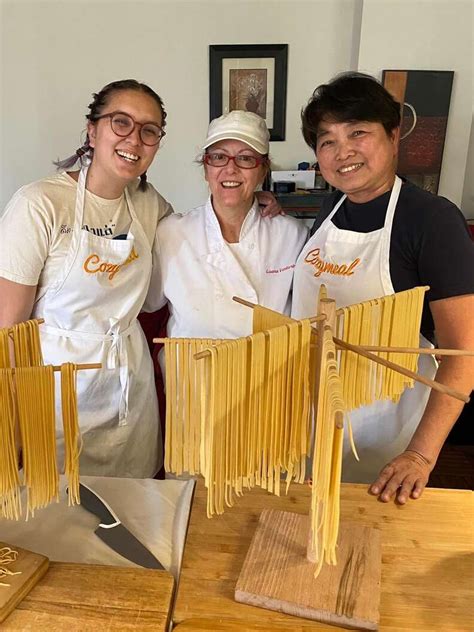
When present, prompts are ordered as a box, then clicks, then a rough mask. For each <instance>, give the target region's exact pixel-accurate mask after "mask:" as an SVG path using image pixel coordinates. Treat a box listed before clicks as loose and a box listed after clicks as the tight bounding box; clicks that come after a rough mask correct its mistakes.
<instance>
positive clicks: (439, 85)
mask: <svg viewBox="0 0 474 632" xmlns="http://www.w3.org/2000/svg"><path fill="white" fill-rule="evenodd" d="M453 77H454V72H453V71H450V70H384V71H383V74H382V83H383V85H384V86H385V88H386V89H387V90H388V91H389V92H390V94H391V95H392V96H393V97H394V99H396V100H397V101H398V102H399V103H402V104H403V105H402V112H401V115H402V122H401V134H400V137H401V139H402V140H401V142H400V147H399V154H398V168H397V173H399V175H402V176H404V177H405V178H407V180H410V181H411V182H413V183H414V184H416V185H418V186H419V187H421V188H422V189H426V190H427V191H431V192H432V193H437V192H438V186H439V177H440V172H441V163H442V160H443V150H444V141H445V136H446V127H447V124H448V114H449V104H450V101H451V89H452V85H453Z"/></svg>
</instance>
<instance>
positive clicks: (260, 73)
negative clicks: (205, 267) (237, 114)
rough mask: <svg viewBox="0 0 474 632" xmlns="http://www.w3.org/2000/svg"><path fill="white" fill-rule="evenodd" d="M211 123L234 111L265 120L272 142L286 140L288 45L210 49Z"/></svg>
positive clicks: (254, 45) (239, 45) (218, 46)
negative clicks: (256, 115) (255, 115)
mask: <svg viewBox="0 0 474 632" xmlns="http://www.w3.org/2000/svg"><path fill="white" fill-rule="evenodd" d="M209 62H210V65H209V77H210V82H209V103H210V120H212V119H213V118H216V117H217V116H221V114H226V113H227V112H231V111H232V110H248V111H250V112H255V113H256V114H259V115H260V116H261V117H262V118H264V119H265V121H266V123H267V126H268V129H269V130H270V140H285V122H286V81H287V63H288V44H221V45H211V46H209Z"/></svg>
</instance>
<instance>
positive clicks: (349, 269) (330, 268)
mask: <svg viewBox="0 0 474 632" xmlns="http://www.w3.org/2000/svg"><path fill="white" fill-rule="evenodd" d="M319 253H320V249H319V248H315V249H314V250H310V251H309V252H308V254H307V255H306V257H305V259H304V260H305V261H306V263H310V264H311V265H312V266H313V267H314V268H315V270H316V271H315V273H314V276H315V277H318V276H321V274H322V273H323V272H327V273H328V274H339V275H341V276H352V275H353V274H354V269H355V268H356V267H357V266H358V265H359V263H360V259H359V257H357V259H354V261H353V262H352V263H350V264H347V263H331V262H330V261H324V259H321V257H320V256H319Z"/></svg>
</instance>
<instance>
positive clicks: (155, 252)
mask: <svg viewBox="0 0 474 632" xmlns="http://www.w3.org/2000/svg"><path fill="white" fill-rule="evenodd" d="M161 232H162V229H160V224H158V226H157V229H156V234H155V239H154V241H153V248H152V268H151V276H150V285H149V286H148V293H147V296H146V298H145V302H144V304H143V307H142V311H143V312H148V313H150V312H156V311H158V310H159V309H161V308H162V307H164V306H165V305H166V303H167V298H166V296H165V293H164V277H163V264H162V261H161V248H160V233H161Z"/></svg>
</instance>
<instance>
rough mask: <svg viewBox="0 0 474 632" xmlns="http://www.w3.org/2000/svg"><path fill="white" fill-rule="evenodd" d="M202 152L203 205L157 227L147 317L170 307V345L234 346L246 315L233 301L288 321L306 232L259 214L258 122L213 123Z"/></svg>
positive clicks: (263, 142)
mask: <svg viewBox="0 0 474 632" xmlns="http://www.w3.org/2000/svg"><path fill="white" fill-rule="evenodd" d="M203 150H204V154H203V156H202V163H203V165H204V175H205V178H206V180H207V182H208V184H209V189H210V196H209V199H208V201H207V203H206V204H205V205H204V206H199V207H197V208H195V209H193V210H191V211H190V212H188V213H186V214H174V215H172V216H169V217H167V218H165V219H164V220H163V221H162V222H160V224H159V226H158V229H157V234H156V239H155V255H156V257H157V259H158V265H155V266H154V272H153V278H152V282H151V285H150V288H151V291H150V292H149V295H148V299H147V303H146V309H147V310H150V311H153V310H156V309H159V308H160V307H162V306H163V305H164V304H165V303H166V302H167V301H168V303H169V307H170V319H169V321H168V336H170V337H211V338H212V337H214V338H236V337H239V336H245V335H248V334H249V333H251V331H252V310H249V309H248V308H247V307H244V306H242V305H239V304H238V303H235V302H234V301H233V300H232V297H233V296H239V297H241V298H244V299H246V300H248V301H251V302H253V303H259V304H260V305H265V306H266V307H269V308H271V309H274V310H276V311H278V312H284V313H289V307H290V294H291V286H292V281H293V269H294V267H295V262H296V258H297V257H298V254H299V253H300V251H301V249H302V247H303V244H304V242H305V240H306V237H307V229H306V228H305V227H304V226H303V225H302V224H301V222H298V221H297V220H294V219H291V218H288V217H283V216H277V217H274V218H273V219H267V218H262V216H261V214H260V212H259V207H258V202H257V200H256V198H255V190H256V188H257V187H258V186H259V185H261V183H262V182H263V180H264V178H265V175H266V173H267V171H268V168H269V159H268V150H269V133H268V129H267V126H266V124H265V121H264V120H263V119H262V118H261V117H259V116H258V115H257V114H254V113H252V112H244V111H240V110H235V111H233V112H230V113H229V114H225V115H223V116H221V117H219V118H217V119H215V120H213V121H212V122H211V123H210V125H209V129H208V134H207V138H206V141H205V143H204V146H203Z"/></svg>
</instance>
